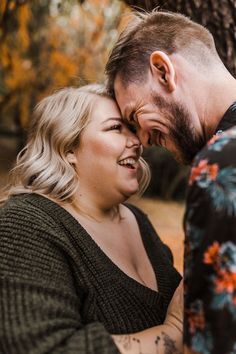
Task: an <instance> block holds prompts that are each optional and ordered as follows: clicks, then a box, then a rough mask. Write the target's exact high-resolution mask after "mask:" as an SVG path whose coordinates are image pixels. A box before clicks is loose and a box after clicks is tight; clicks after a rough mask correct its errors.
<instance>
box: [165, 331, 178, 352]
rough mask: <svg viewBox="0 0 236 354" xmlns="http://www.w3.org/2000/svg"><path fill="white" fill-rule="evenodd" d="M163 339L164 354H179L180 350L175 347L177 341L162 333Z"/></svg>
mask: <svg viewBox="0 0 236 354" xmlns="http://www.w3.org/2000/svg"><path fill="white" fill-rule="evenodd" d="M161 334H162V337H163V341H164V350H165V351H164V354H174V353H178V350H177V348H176V345H175V341H174V340H173V339H171V338H170V336H168V334H166V333H164V332H162V333H161Z"/></svg>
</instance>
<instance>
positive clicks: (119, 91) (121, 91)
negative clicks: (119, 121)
mask: <svg viewBox="0 0 236 354" xmlns="http://www.w3.org/2000/svg"><path fill="white" fill-rule="evenodd" d="M135 88H137V87H136V85H135V84H133V83H130V84H128V85H124V84H123V83H122V80H121V79H120V78H119V77H118V78H116V80H115V83H114V91H115V97H116V100H117V103H118V105H119V107H120V110H121V112H122V115H123V116H124V117H125V118H127V115H129V114H130V112H132V111H134V110H135V109H136V107H137V102H138V100H139V98H138V97H137V94H135V91H136V90H135Z"/></svg>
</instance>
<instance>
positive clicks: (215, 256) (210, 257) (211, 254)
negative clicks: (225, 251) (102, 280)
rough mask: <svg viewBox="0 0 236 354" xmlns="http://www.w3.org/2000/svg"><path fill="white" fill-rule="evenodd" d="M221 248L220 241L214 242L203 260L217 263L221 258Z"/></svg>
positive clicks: (208, 262) (207, 262)
mask: <svg viewBox="0 0 236 354" xmlns="http://www.w3.org/2000/svg"><path fill="white" fill-rule="evenodd" d="M219 250H220V245H219V243H218V242H214V243H213V244H212V245H211V246H209V247H208V249H207V251H206V252H205V253H204V258H203V262H204V263H206V264H217V263H218V260H219Z"/></svg>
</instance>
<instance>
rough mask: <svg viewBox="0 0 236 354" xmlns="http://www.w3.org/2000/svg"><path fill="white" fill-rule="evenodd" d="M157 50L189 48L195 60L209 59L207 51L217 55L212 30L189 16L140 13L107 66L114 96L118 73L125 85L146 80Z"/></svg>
mask: <svg viewBox="0 0 236 354" xmlns="http://www.w3.org/2000/svg"><path fill="white" fill-rule="evenodd" d="M193 49H195V50H193ZM196 49H197V50H196ZM155 50H161V51H163V52H165V53H166V54H168V55H170V54H172V53H174V52H180V51H185V52H186V53H185V54H187V55H189V56H191V60H193V61H195V62H197V61H203V60H204V57H205V59H206V55H203V54H204V53H206V52H207V53H208V54H210V53H211V54H214V55H215V54H216V49H215V44H214V40H213V37H212V35H211V33H210V32H209V31H208V30H207V29H206V28H205V27H203V26H201V25H199V24H197V23H195V22H193V21H191V20H190V19H189V18H187V17H186V16H184V15H182V14H179V13H174V12H164V11H158V10H153V11H152V12H149V13H148V12H143V13H138V12H136V13H134V14H133V16H132V20H131V21H130V23H129V24H128V26H127V27H126V28H125V29H124V31H123V32H122V33H121V35H120V37H119V39H118V41H117V43H116V44H115V46H114V48H113V50H112V52H111V54H110V57H109V59H108V62H107V65H106V69H105V72H106V75H107V88H108V92H109V93H110V95H112V96H114V92H113V91H114V81H115V78H116V76H117V74H119V77H120V78H121V80H122V83H123V84H124V85H127V84H128V83H130V82H142V81H144V77H145V74H146V72H147V70H148V63H149V57H150V55H151V53H152V52H153V51H155ZM205 62H207V60H205Z"/></svg>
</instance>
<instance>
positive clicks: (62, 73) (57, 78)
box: [50, 51, 78, 87]
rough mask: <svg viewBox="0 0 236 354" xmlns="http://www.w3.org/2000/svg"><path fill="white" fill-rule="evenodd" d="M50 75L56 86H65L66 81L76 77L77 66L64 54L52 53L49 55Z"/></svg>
mask: <svg viewBox="0 0 236 354" xmlns="http://www.w3.org/2000/svg"><path fill="white" fill-rule="evenodd" d="M50 66H51V75H52V76H53V80H54V82H55V83H56V84H57V86H60V87H61V86H66V85H67V83H68V80H69V79H70V78H72V77H73V76H76V74H77V72H78V65H77V64H76V63H75V62H74V61H73V60H71V58H70V57H69V56H68V55H66V54H65V53H62V52H59V51H52V53H51V55H50Z"/></svg>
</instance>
